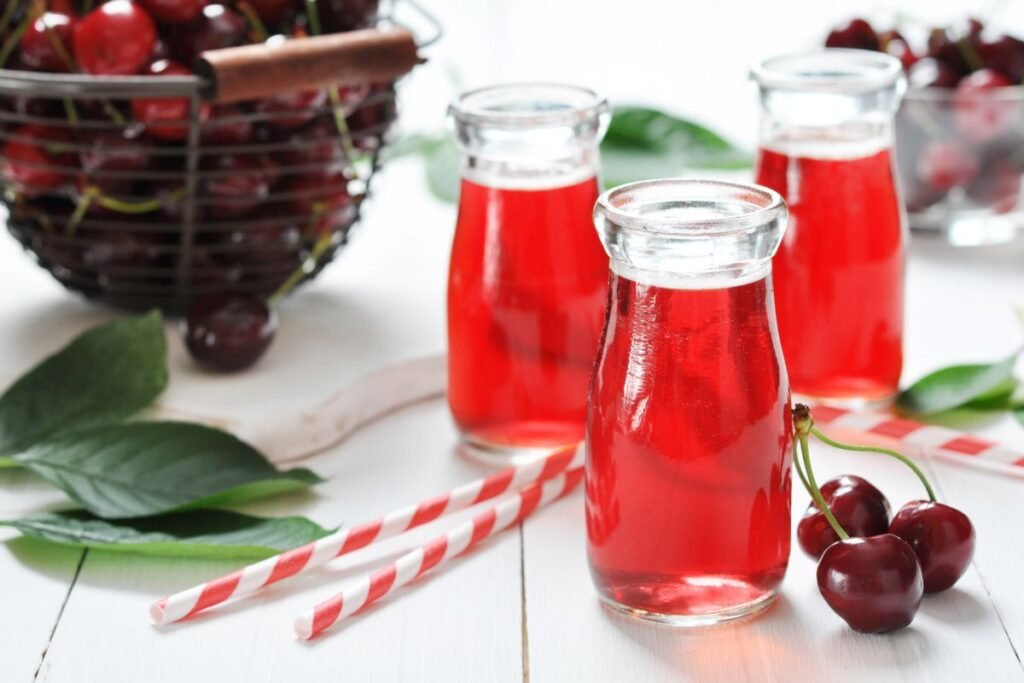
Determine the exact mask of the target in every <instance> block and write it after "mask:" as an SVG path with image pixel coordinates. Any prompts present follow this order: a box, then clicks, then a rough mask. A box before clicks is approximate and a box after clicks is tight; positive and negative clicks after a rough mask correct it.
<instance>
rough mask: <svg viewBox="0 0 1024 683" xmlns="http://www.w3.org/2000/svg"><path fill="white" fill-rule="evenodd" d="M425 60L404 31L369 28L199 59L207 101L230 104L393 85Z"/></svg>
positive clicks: (245, 47)
mask: <svg viewBox="0 0 1024 683" xmlns="http://www.w3.org/2000/svg"><path fill="white" fill-rule="evenodd" d="M424 61H426V60H425V59H423V58H422V57H420V55H419V53H418V52H417V48H416V41H415V39H414V38H413V35H412V33H410V32H409V31H407V30H405V29H387V30H378V29H365V30H361V31H349V32H347V33H331V34H326V35H322V36H315V37H312V38H301V39H298V40H284V41H281V42H279V43H270V44H267V43H261V44H258V45H243V46H241V47H229V48H224V49H221V50H212V51H210V52H204V53H203V54H202V55H200V58H199V62H198V64H197V67H196V69H197V71H198V73H199V74H200V75H201V76H203V77H204V80H205V81H206V88H205V91H204V93H203V96H204V99H207V100H210V101H213V102H220V103H227V102H239V101H242V100H256V99H260V98H263V97H271V96H273V95H279V94H281V93H284V92H291V91H295V90H313V89H316V88H324V87H327V86H331V85H356V84H359V83H373V82H377V81H390V80H392V79H395V78H398V77H399V76H403V75H405V74H406V73H408V72H409V71H411V70H412V68H413V67H414V66H416V65H417V64H421V63H423V62H424Z"/></svg>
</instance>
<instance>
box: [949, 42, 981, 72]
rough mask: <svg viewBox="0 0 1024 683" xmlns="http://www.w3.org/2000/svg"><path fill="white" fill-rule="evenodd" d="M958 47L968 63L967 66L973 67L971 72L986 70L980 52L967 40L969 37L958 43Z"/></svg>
mask: <svg viewBox="0 0 1024 683" xmlns="http://www.w3.org/2000/svg"><path fill="white" fill-rule="evenodd" d="M956 46H957V48H958V49H959V50H960V55H961V56H962V57H963V58H964V61H965V62H967V66H969V67H971V71H977V70H978V69H981V68H984V66H985V64H984V62H982V61H981V57H980V56H979V55H978V51H977V50H975V49H974V46H973V45H971V41H970V40H968V39H967V36H964V37H963V38H961V39H960V40H958V41H956Z"/></svg>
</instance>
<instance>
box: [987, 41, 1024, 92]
mask: <svg viewBox="0 0 1024 683" xmlns="http://www.w3.org/2000/svg"><path fill="white" fill-rule="evenodd" d="M977 50H978V56H979V57H980V58H981V61H982V63H983V64H984V65H985V66H986V67H987V68H989V69H995V70H996V71H998V72H1000V73H1001V74H1003V75H1004V76H1006V77H1007V78H1009V79H1010V80H1012V81H1013V82H1014V83H1018V84H1019V83H1021V81H1024V40H1020V39H1019V38H1014V37H1013V36H1005V35H1004V36H999V37H998V38H995V39H992V40H981V41H980V42H979V44H978V48H977Z"/></svg>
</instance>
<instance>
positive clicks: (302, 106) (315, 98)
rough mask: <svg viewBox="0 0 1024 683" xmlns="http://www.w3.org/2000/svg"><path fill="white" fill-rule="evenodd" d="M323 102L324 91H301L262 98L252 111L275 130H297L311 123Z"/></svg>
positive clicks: (325, 100)
mask: <svg viewBox="0 0 1024 683" xmlns="http://www.w3.org/2000/svg"><path fill="white" fill-rule="evenodd" d="M325 102H327V91H326V90H301V91H298V92H290V93H282V94H280V95H274V96H273V97H267V98H264V99H262V100H259V101H258V102H256V103H255V104H254V105H253V109H254V111H256V112H257V113H259V114H262V115H263V116H264V117H265V120H266V122H267V123H268V124H270V125H271V126H273V127H275V128H298V127H299V126H304V125H306V124H307V123H309V122H310V121H312V120H313V119H314V118H315V117H316V115H317V114H318V113H319V110H320V108H321V107H323V106H324V103H325Z"/></svg>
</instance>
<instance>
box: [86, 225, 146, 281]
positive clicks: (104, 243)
mask: <svg viewBox="0 0 1024 683" xmlns="http://www.w3.org/2000/svg"><path fill="white" fill-rule="evenodd" d="M81 237H82V241H83V242H85V243H86V245H87V246H86V247H85V252H84V261H85V264H86V266H88V267H90V268H94V269H96V270H98V271H99V272H100V273H101V274H105V275H107V276H108V277H109V278H111V279H114V280H122V281H125V280H129V279H130V278H132V277H137V276H138V275H139V274H140V273H139V270H140V269H144V268H149V267H152V266H154V265H156V262H157V261H158V260H159V258H160V239H159V236H158V235H156V234H155V233H151V232H141V231H136V230H130V229H126V230H82V232H81Z"/></svg>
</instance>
